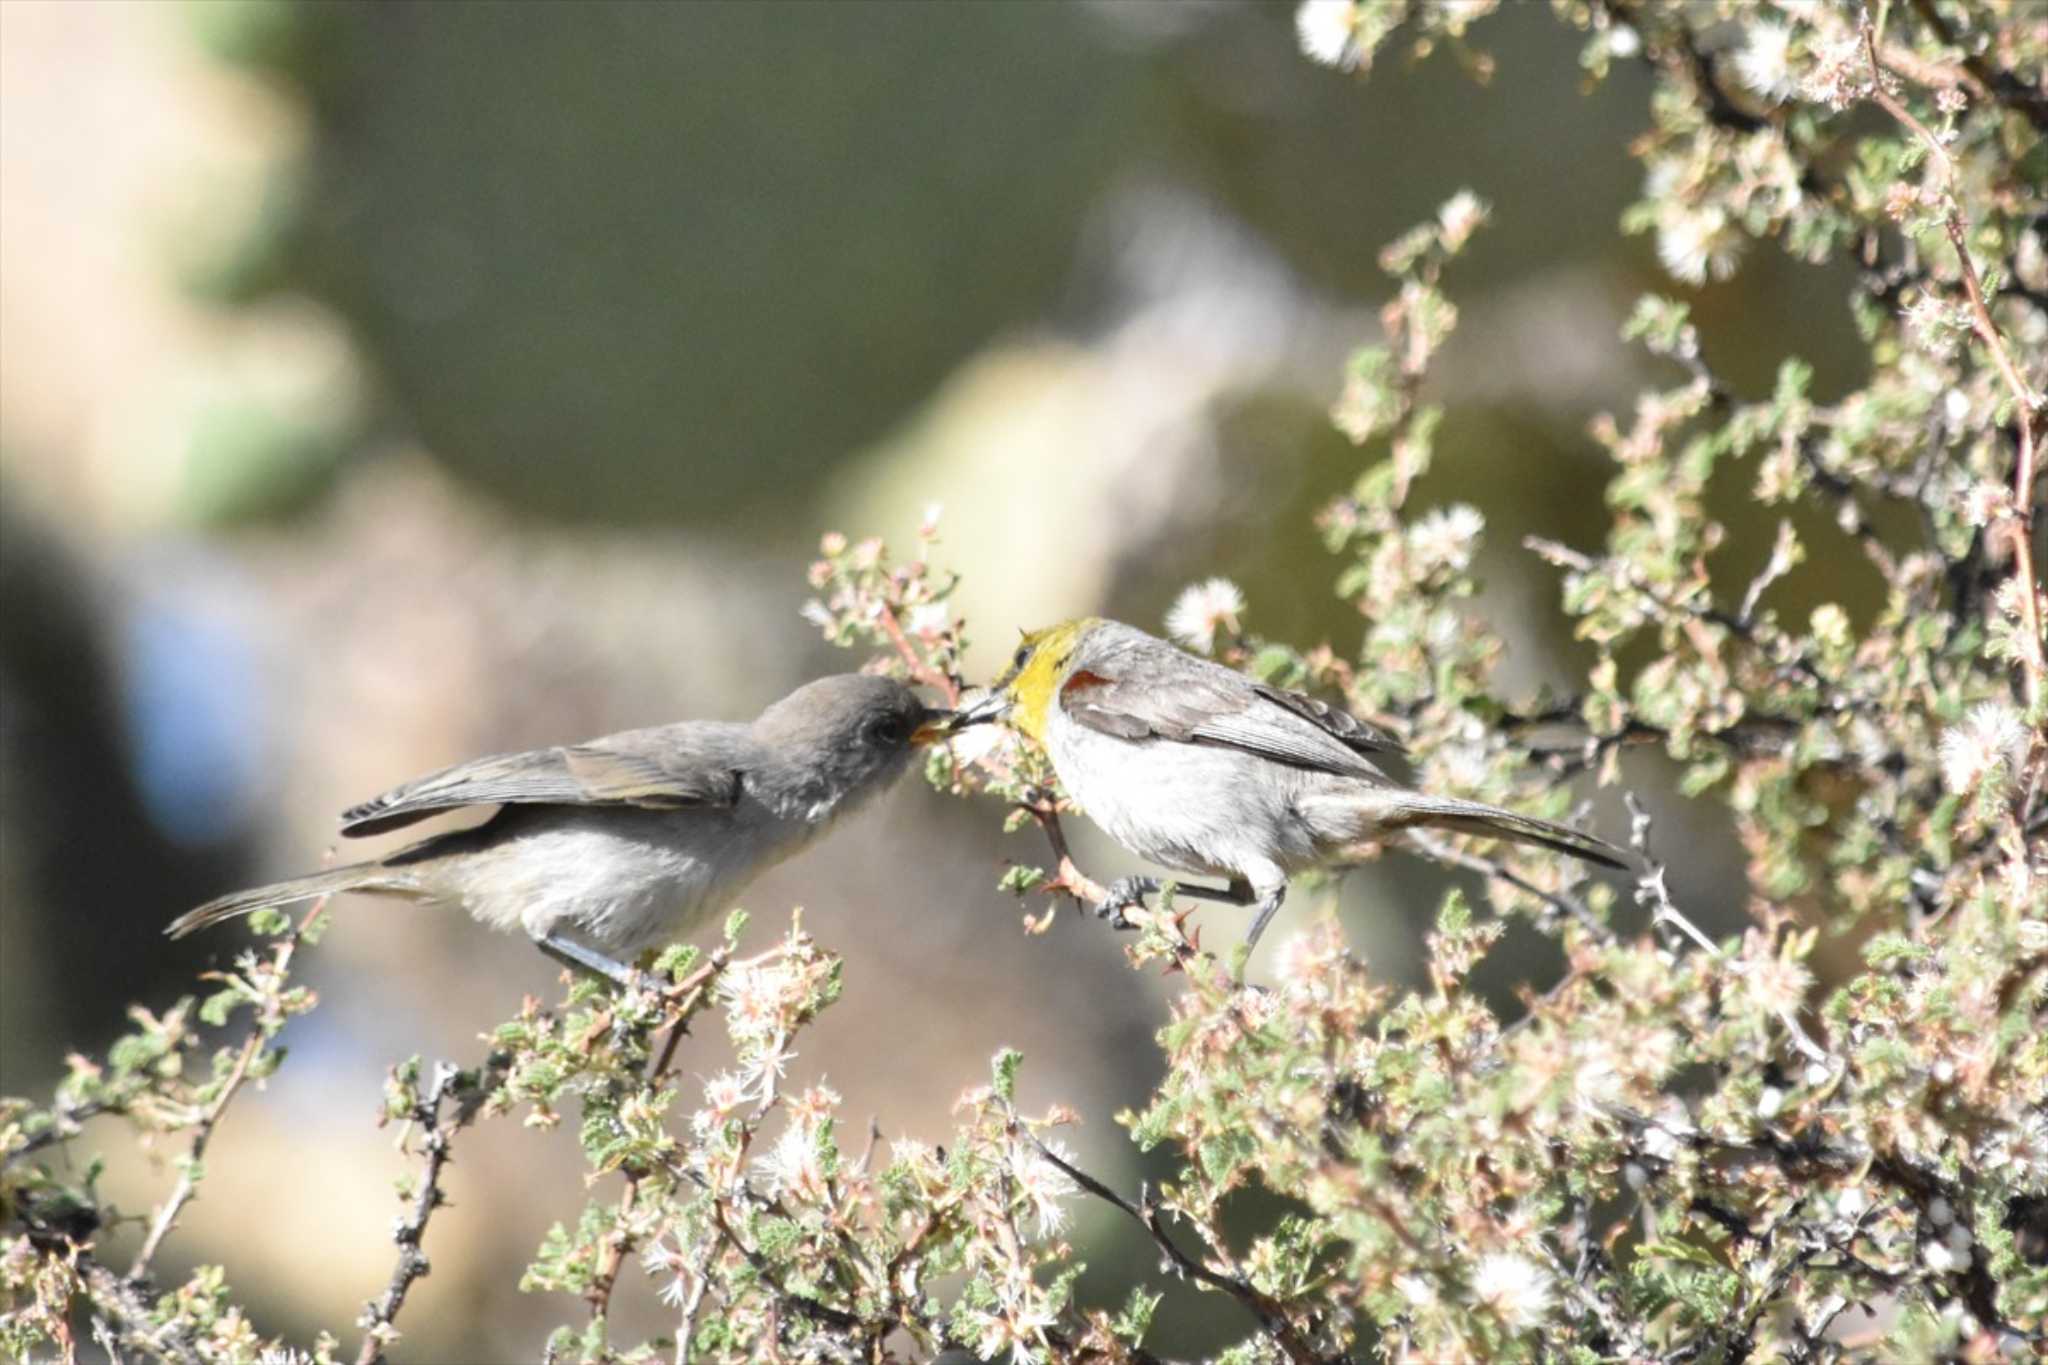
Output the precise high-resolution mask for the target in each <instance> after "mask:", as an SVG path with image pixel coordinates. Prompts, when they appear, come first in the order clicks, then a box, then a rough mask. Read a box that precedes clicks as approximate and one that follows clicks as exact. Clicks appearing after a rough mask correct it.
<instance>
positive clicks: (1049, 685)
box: [994, 616, 1101, 741]
mask: <svg viewBox="0 0 2048 1365" xmlns="http://www.w3.org/2000/svg"><path fill="white" fill-rule="evenodd" d="M1099 624H1101V623H1100V621H1099V620H1098V618H1096V617H1093V616H1084V617H1077V618H1076V619H1074V620H1072V621H1062V622H1060V623H1059V624H1058V625H1056V626H1047V627H1046V628H1045V629H1043V630H1033V631H1027V632H1025V635H1024V638H1023V639H1022V640H1020V641H1018V643H1017V652H1016V654H1015V655H1014V656H1012V657H1011V660H1010V667H1009V669H1008V671H1007V672H1005V673H1004V674H1003V676H1002V677H1000V678H998V679H997V680H996V685H995V688H994V690H995V691H997V692H1000V693H1002V694H1003V695H1004V696H1006V697H1008V698H1009V699H1010V711H1009V715H1008V716H1007V717H1006V719H1007V720H1008V721H1009V722H1010V724H1011V725H1014V726H1015V727H1017V729H1019V730H1022V731H1023V732H1024V733H1025V734H1027V735H1029V736H1031V738H1033V739H1035V740H1040V741H1043V740H1044V738H1045V718H1046V714H1047V712H1048V710H1049V709H1050V708H1051V706H1052V704H1053V699H1054V698H1055V697H1057V696H1058V695H1059V691H1060V685H1061V684H1062V683H1063V682H1065V681H1066V677H1067V673H1068V671H1069V668H1070V665H1071V664H1072V663H1073V659H1074V653H1075V650H1076V649H1077V648H1078V647H1079V645H1080V643H1081V637H1082V636H1083V635H1085V634H1087V632H1088V630H1089V629H1090V627H1093V626H1096V625H1099Z"/></svg>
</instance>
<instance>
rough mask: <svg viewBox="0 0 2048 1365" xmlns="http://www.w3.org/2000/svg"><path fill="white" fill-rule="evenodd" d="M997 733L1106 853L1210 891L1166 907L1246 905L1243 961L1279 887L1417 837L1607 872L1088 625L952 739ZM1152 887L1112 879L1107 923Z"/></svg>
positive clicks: (1370, 739) (1360, 729) (1392, 745)
mask: <svg viewBox="0 0 2048 1365" xmlns="http://www.w3.org/2000/svg"><path fill="white" fill-rule="evenodd" d="M996 719H1002V720H1005V721H1007V723H1008V724H1010V725H1011V726H1012V727H1014V728H1016V729H1018V730H1020V731H1022V732H1023V733H1024V734H1026V735H1029V736H1030V737H1031V738H1032V739H1034V740H1037V741H1038V742H1039V743H1040V744H1042V745H1043V746H1044V747H1045V751H1046V754H1047V755H1048V756H1049V757H1050V758H1051V759H1052V765H1053V768H1054V770H1055V771H1057V772H1058V773H1059V778H1060V782H1061V784H1062V785H1063V786H1065V788H1066V789H1067V793H1068V794H1069V795H1070V796H1072V797H1073V798H1074V800H1075V801H1077V802H1079V803H1080V805H1081V808H1082V809H1083V810H1084V811H1086V812H1087V814H1088V816H1089V817H1090V818H1091V819H1093V820H1094V821H1095V823H1096V824H1098V825H1100V826H1102V828H1103V830H1104V831H1105V832H1106V833H1107V834H1108V835H1109V836H1110V837H1111V838H1113V839H1115V840H1116V841H1117V842H1118V843H1120V844H1122V845H1123V846H1124V847H1125V848H1127V849H1129V850H1130V851H1131V852H1133V853H1135V854H1137V855H1138V856H1139V857H1141V858H1144V859H1146V860H1148V861H1150V862H1154V863H1158V864H1160V865H1162V866H1164V867H1170V868H1173V869H1174V870H1176V871H1179V872H1190V873H1194V874H1196V875H1198V876H1209V877H1221V878H1224V879H1225V881H1226V882H1227V885H1226V886H1224V887H1221V888H1216V887H1206V886H1181V887H1179V888H1177V889H1178V890H1179V891H1180V892H1181V893H1182V894H1184V895H1190V896H1196V897H1199V898H1201V899H1205V900H1215V901H1222V902H1225V903H1228V904H1233V905H1256V907H1257V913H1256V914H1255V915H1254V917H1253V919H1252V925H1251V931H1250V932H1249V933H1248V934H1247V935H1246V936H1245V943H1246V946H1247V947H1250V946H1252V945H1255V944H1256V943H1257V942H1258V940H1259V935H1260V934H1262V933H1264V932H1265V930H1266V926H1267V924H1269V923H1270V922H1271V921H1272V918H1273V916H1274V914H1275V913H1276V912H1278V910H1279V909H1280V904H1281V902H1282V901H1283V900H1284V899H1285V898H1286V895H1287V881H1288V878H1289V877H1291V876H1293V875H1294V874H1295V873H1297V872H1302V871H1305V870H1307V869H1309V868H1311V867H1317V866H1320V865H1323V864H1328V863H1338V862H1344V861H1348V860H1350V859H1353V858H1356V857H1358V856H1360V855H1361V854H1362V853H1363V852H1364V851H1365V850H1366V849H1368V848H1369V847H1371V846H1372V845H1374V844H1376V843H1378V842H1379V841H1380V840H1381V839H1382V838H1384V837H1385V836H1387V835H1389V834H1393V833H1396V832H1398V831H1401V830H1407V829H1416V828H1430V829H1443V830H1450V831H1454V832H1457V833H1461V834H1475V835H1480V836H1483V837H1486V838H1490V839H1506V840H1510V841H1512V842H1515V843H1521V844H1534V845H1537V846H1539V847H1542V848H1549V849H1555V850H1556V851H1558V852H1560V853H1568V854H1570V855H1571V856H1572V857H1574V858H1582V859H1584V860H1586V861H1587V862H1592V863H1599V864H1602V865H1603V866H1606V867H1617V868H1619V867H1625V866H1626V865H1627V864H1626V863H1625V862H1624V861H1623V855H1622V853H1621V850H1619V849H1617V848H1615V847H1614V846H1613V845H1611V844H1608V843H1606V842H1604V841H1602V840H1600V839H1596V838H1594V837H1593V836H1592V835H1590V834H1581V833H1580V832H1579V831H1577V830H1575V829H1567V828H1566V827H1565V826H1563V825H1559V824H1555V823H1553V822H1551V821H1549V820H1539V819H1536V818H1535V817H1533V816H1528V815H1517V814H1516V813H1515V812H1513V811H1508V810H1502V809H1500V808H1499V807H1498V806H1489V805H1484V804H1482V803H1480V802H1477V801H1465V800H1461V799H1459V798H1457V797H1454V796H1431V795H1429V794H1428V793H1426V792H1419V791H1413V790H1411V789H1409V788H1407V787H1404V786H1402V785H1401V784H1400V783H1399V782H1396V781H1395V780H1394V779H1393V778H1391V777H1389V776H1388V775H1387V774H1386V773H1384V772H1383V771H1381V770H1380V768H1379V767H1378V765H1377V764H1375V763H1374V761H1373V757H1374V755H1378V754H1387V753H1399V752H1400V745H1399V744H1397V743H1396V742H1395V741H1394V740H1392V739H1391V738H1389V737H1388V736H1386V735H1384V734H1382V733H1380V732H1379V731H1377V730H1375V729H1373V728H1371V727H1370V726H1367V725H1365V724H1364V723H1363V722H1361V721H1359V720H1358V719H1357V718H1356V717H1354V716H1352V715H1350V714H1349V713H1348V712H1345V711H1341V710H1338V709H1337V708H1335V707H1332V706H1328V705H1326V704H1324V703H1322V702H1320V701H1317V700H1316V699H1315V698H1313V697H1309V696H1306V695H1304V694H1302V693H1300V692H1290V691H1287V690H1286V689H1284V688H1278V687H1270V686H1268V685H1266V684H1264V683H1261V682H1257V681H1254V680H1253V679H1251V678H1247V677H1245V676H1244V675H1243V674H1241V673H1237V672H1233V671H1232V670H1231V669H1228V668H1225V667H1224V666H1223V665H1221V664H1218V663H1214V662H1211V661H1210V660H1207V659H1201V658H1197V657H1195V656H1194V655H1192V654H1188V653H1186V652H1184V651H1182V650H1180V649H1176V648H1175V647H1174V646H1172V645H1170V644H1168V643H1167V642H1166V641H1164V640H1160V639H1157V638H1155V637H1153V636H1151V635H1147V634H1146V633H1145V632H1144V631H1141V630H1138V629H1136V628H1134V627H1132V626H1127V625H1124V624H1122V623H1120V622H1117V621H1105V620H1102V619H1100V618H1098V617H1089V618H1086V619H1083V620H1076V621H1065V622H1062V623H1061V624H1059V625H1056V626H1050V627H1047V628H1046V629H1044V630H1040V631H1034V632H1032V633H1030V634H1027V635H1026V636H1025V637H1024V640H1023V643H1022V644H1021V645H1019V646H1018V649H1017V653H1016V656H1015V657H1014V658H1013V659H1012V660H1011V663H1010V667H1009V670H1008V671H1007V672H1005V673H1004V674H1003V676H1002V677H1001V678H1000V679H998V680H997V682H996V684H995V687H994V689H993V690H992V691H991V692H990V694H989V696H988V697H987V698H986V699H985V700H983V701H981V702H979V703H976V704H974V705H972V706H969V707H967V708H966V709H964V710H962V711H961V712H959V713H958V715H957V716H956V717H955V719H954V721H953V727H954V728H956V729H958V728H963V727H965V726H968V725H973V724H977V723H979V722H982V721H989V720H996ZM1162 885H1163V883H1162V882H1161V881H1160V880H1159V879H1158V878H1153V877H1126V878H1124V879H1123V880H1121V881H1119V882H1117V883H1115V884H1114V885H1113V886H1112V887H1111V888H1110V893H1109V896H1108V898H1107V899H1106V900H1105V901H1104V903H1103V904H1102V905H1101V906H1098V907H1097V910H1098V913H1101V914H1102V915H1104V916H1105V917H1110V916H1113V915H1115V914H1116V913H1117V912H1119V911H1121V910H1122V909H1124V908H1125V907H1126V906H1130V905H1135V904H1137V903H1138V902H1139V900H1140V899H1141V898H1142V897H1143V896H1145V895H1146V894H1148V893H1150V892H1155V891H1158V890H1159V889H1160V888H1161V886H1162Z"/></svg>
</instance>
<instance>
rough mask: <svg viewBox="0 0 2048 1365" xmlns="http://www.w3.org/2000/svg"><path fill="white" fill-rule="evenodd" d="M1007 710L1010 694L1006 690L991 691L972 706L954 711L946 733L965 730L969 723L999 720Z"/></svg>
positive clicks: (975, 723) (977, 723)
mask: <svg viewBox="0 0 2048 1365" xmlns="http://www.w3.org/2000/svg"><path fill="white" fill-rule="evenodd" d="M1009 710H1010V694H1009V693H1008V692H991V693H989V694H988V695H987V696H985V697H983V698H982V699H981V700H980V701H978V702H975V703H974V704H973V705H972V706H966V707H962V708H961V709H960V710H958V711H955V712H954V713H953V721H952V725H951V728H950V729H949V730H948V731H947V733H948V734H952V733H955V732H957V731H960V730H965V729H966V728H967V727H968V726H970V725H980V724H983V723H984V722H986V721H991V720H1001V719H1002V718H1003V717H1004V716H1005V715H1007V714H1009Z"/></svg>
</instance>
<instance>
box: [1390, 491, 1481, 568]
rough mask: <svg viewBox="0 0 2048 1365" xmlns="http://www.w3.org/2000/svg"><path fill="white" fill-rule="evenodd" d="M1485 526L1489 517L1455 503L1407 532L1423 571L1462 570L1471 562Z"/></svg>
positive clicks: (1409, 543) (1409, 544) (1439, 509)
mask: <svg viewBox="0 0 2048 1365" xmlns="http://www.w3.org/2000/svg"><path fill="white" fill-rule="evenodd" d="M1485 528H1486V518H1485V517H1483V516H1481V515H1479V512H1478V510H1477V509H1476V508H1472V507H1468V506H1466V505H1465V504H1464V503H1462V502H1460V503H1453V504H1452V505H1451V506H1449V507H1439V508H1437V509H1436V510H1435V511H1433V512H1431V513H1430V514H1429V515H1428V516H1426V517H1424V518H1423V519H1422V520H1421V521H1418V522H1416V523H1415V525H1414V526H1413V527H1412V528H1410V530H1409V532H1408V548H1409V549H1410V550H1411V551H1412V552H1413V553H1414V555H1415V558H1416V560H1417V561H1418V565H1417V567H1419V568H1420V569H1421V570H1423V571H1424V572H1429V571H1431V570H1435V569H1443V568H1451V569H1462V568H1464V567H1465V566H1466V565H1468V564H1470V563H1471V562H1472V551H1473V550H1474V549H1475V548H1476V547H1477V544H1478V540H1479V533H1480V532H1481V531H1482V530H1484V529H1485Z"/></svg>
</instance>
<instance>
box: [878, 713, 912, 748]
mask: <svg viewBox="0 0 2048 1365" xmlns="http://www.w3.org/2000/svg"><path fill="white" fill-rule="evenodd" d="M909 738H910V718H909V717H908V716H877V717H876V718H875V719H873V720H871V721H869V722H868V742H869V743H871V744H877V745H880V746H882V747H884V748H889V749H893V748H895V747H896V746H897V745H899V744H901V743H903V742H904V741H905V740H907V739H909Z"/></svg>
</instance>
